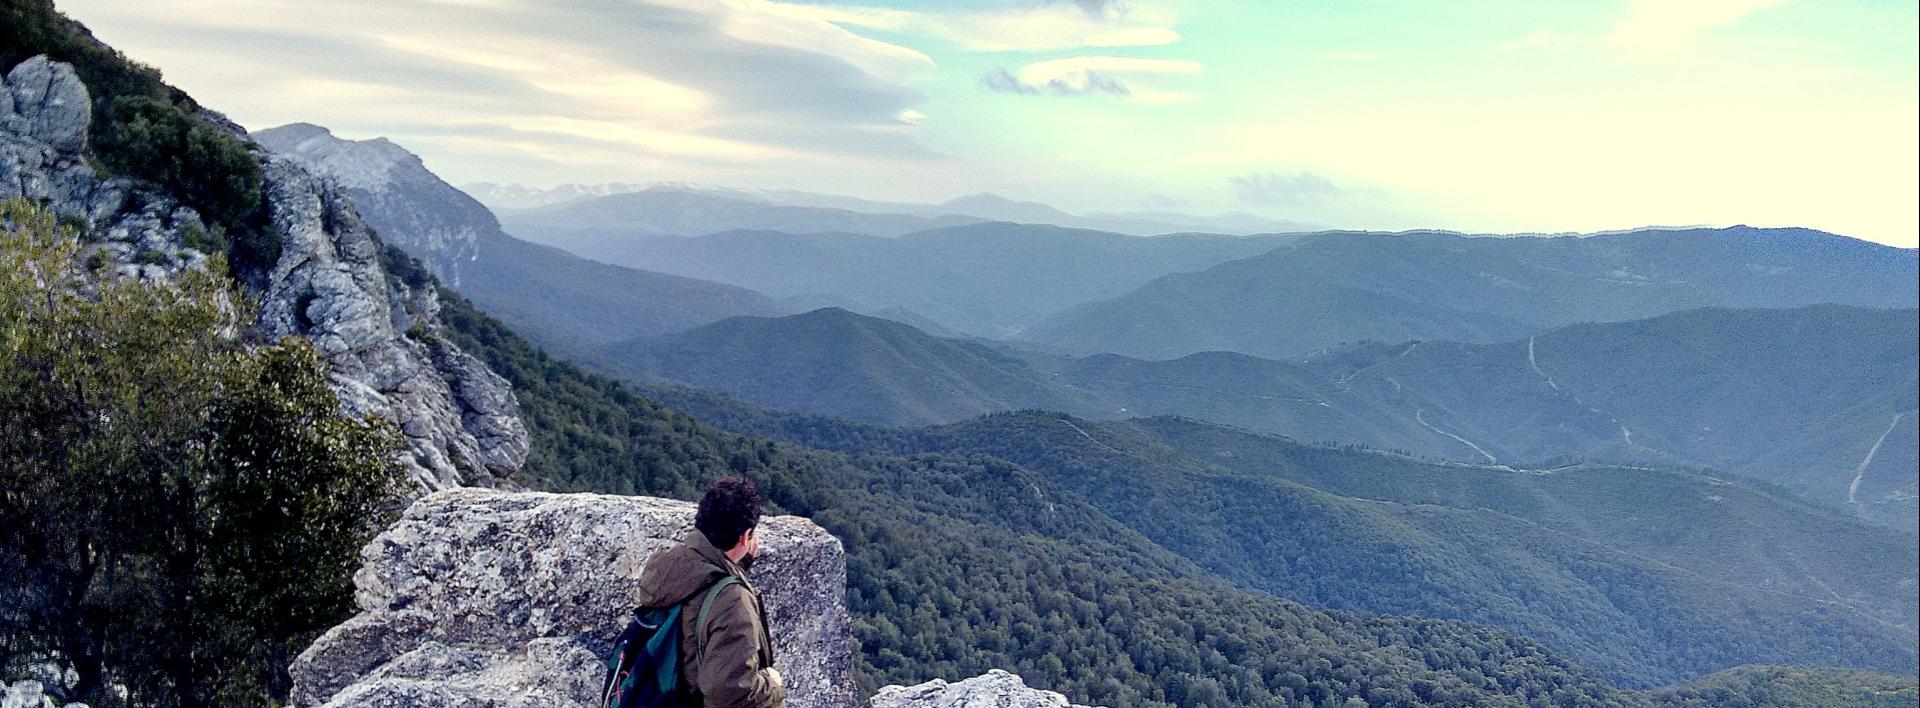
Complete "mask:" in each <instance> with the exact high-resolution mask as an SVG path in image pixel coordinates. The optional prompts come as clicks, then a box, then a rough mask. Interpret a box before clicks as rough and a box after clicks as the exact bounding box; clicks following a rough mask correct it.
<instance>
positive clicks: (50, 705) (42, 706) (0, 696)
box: [0, 679, 87, 708]
mask: <svg viewBox="0 0 1920 708" xmlns="http://www.w3.org/2000/svg"><path fill="white" fill-rule="evenodd" d="M0 708H60V704H59V703H55V702H54V700H53V697H52V696H48V695H47V691H46V686H45V684H42V683H40V682H39V681H34V680H32V679H28V680H24V681H15V682H13V683H12V684H4V683H0ZM65 708H87V704H85V703H68V704H66V706H65Z"/></svg>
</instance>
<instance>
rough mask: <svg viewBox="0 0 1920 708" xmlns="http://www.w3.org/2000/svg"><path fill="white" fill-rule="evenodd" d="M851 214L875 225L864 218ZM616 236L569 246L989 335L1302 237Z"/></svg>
mask: <svg viewBox="0 0 1920 708" xmlns="http://www.w3.org/2000/svg"><path fill="white" fill-rule="evenodd" d="M625 196H627V197H631V198H634V199H646V200H651V199H674V200H678V199H681V198H683V197H685V198H688V199H701V198H699V197H686V195H667V194H649V195H641V194H635V195H625ZM609 199H610V200H611V199H618V198H617V197H612V198H609ZM589 205H593V206H591V207H590V206H589ZM608 205H611V202H608V201H596V202H588V203H583V204H581V205H579V206H577V207H573V208H576V209H580V210H582V211H592V210H594V209H597V208H599V207H602V206H608ZM839 214H841V215H843V216H849V218H853V217H858V218H863V219H864V218H867V217H865V216H861V215H856V214H854V213H853V212H839ZM907 218H914V217H907ZM608 223H612V222H611V221H609V222H608ZM510 228H513V227H510ZM518 232H519V233H523V234H531V233H533V232H531V231H527V230H519V231H518ZM604 233H606V234H610V235H609V236H608V237H607V238H605V239H602V238H600V237H598V236H592V235H587V234H582V233H579V232H576V233H575V234H574V237H577V240H572V241H566V242H564V246H565V247H566V248H568V249H569V250H573V251H574V252H577V253H580V254H582V255H584V256H587V257H589V258H594V259H597V260H603V261H606V262H609V263H618V264H621V265H626V266H630V267H634V268H644V269H647V270H654V271H659V272H663V273H673V274H676V275H683V276H687V277H693V278H701V279H706V280H713V281H717V282H722V283H731V284H734V285H740V286H743V287H751V288H753V289H754V290H756V291H758V292H762V293H766V294H767V295H770V296H772V297H775V298H779V299H780V300H782V302H783V303H785V304H788V305H790V306H793V307H796V308H817V307H823V306H839V307H845V308H847V309H850V310H853V311H856V312H864V313H879V312H883V311H888V310H895V311H902V310H903V311H905V312H908V313H912V314H911V315H910V316H906V315H903V316H902V317H905V318H907V319H913V318H925V319H926V320H928V321H931V322H935V323H938V324H939V326H940V327H943V328H946V329H951V330H954V331H958V332H963V333H966V334H969V335H974V336H987V337H1006V336H1009V335H1012V334H1014V333H1016V332H1018V331H1020V330H1021V329H1022V328H1024V327H1025V326H1026V325H1028V324H1031V323H1033V322H1035V321H1038V320H1040V319H1043V318H1045V317H1047V316H1049V315H1052V314H1054V313H1057V312H1059V311H1061V310H1064V309H1066V308H1068V307H1071V306H1073V305H1077V304H1080V303H1086V302H1093V301H1096V300H1100V299H1103V298H1111V297H1115V296H1119V295H1122V294H1125V293H1126V292H1128V291H1130V290H1132V289H1134V288H1136V287H1139V286H1140V285H1142V284H1145V283H1148V282H1151V281H1152V280H1154V279H1155V278H1159V277H1161V276H1164V275H1167V274H1169V273H1181V272H1189V271H1197V270H1201V269H1204V268H1207V267H1210V266H1213V265H1217V264H1220V263H1224V262H1227V261H1231V260H1234V259H1239V258H1245V257H1248V256H1253V255H1257V254H1260V253H1264V252H1266V251H1268V250H1271V249H1273V248H1276V247H1278V246H1280V245H1282V244H1285V243H1288V242H1289V241H1290V240H1292V239H1294V238H1297V237H1295V236H1290V235H1277V236H1253V237H1235V236H1214V235H1200V234H1183V235H1174V236H1158V237H1152V238H1142V237H1138V236H1127V235H1123V234H1116V233H1111V232H1105V231H1089V230H1085V229H1068V228H1061V227H1057V226H1044V225H1022V224H1011V223H1005V222H991V223H973V224H967V225H963V226H953V227H948V228H940V229H932V230H925V231H919V232H917V233H913V234H910V235H906V236H901V237H897V238H883V237H879V236H871V235H861V234H854V233H818V234H804V235H797V234H792V233H785V232H777V231H729V232H725V233H718V234H712V235H708V236H699V237H691V238H683V237H655V238H632V237H630V236H626V235H621V234H622V233H624V232H613V231H610V232H604Z"/></svg>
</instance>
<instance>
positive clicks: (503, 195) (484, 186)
mask: <svg viewBox="0 0 1920 708" xmlns="http://www.w3.org/2000/svg"><path fill="white" fill-rule="evenodd" d="M647 186H648V185H644V184H631V183H626V182H609V183H606V184H574V183H568V184H563V185H560V186H557V187H553V188H550V189H538V188H535V187H528V186H525V185H519V184H500V183H498V182H472V183H468V184H463V185H460V187H459V189H460V191H462V192H465V193H467V194H470V195H472V196H473V198H474V199H475V200H477V201H479V202H480V203H481V204H485V205H486V206H487V208H489V209H497V210H502V211H517V210H525V209H538V208H540V207H547V206H553V205H555V204H567V203H570V202H576V201H580V200H582V199H592V198H594V197H604V196H607V195H609V194H625V193H627V192H638V191H640V190H642V189H646V188H647Z"/></svg>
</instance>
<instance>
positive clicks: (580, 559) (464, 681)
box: [292, 489, 854, 708]
mask: <svg viewBox="0 0 1920 708" xmlns="http://www.w3.org/2000/svg"><path fill="white" fill-rule="evenodd" d="M694 510H695V507H694V505H693V504H690V503H686V502H678V501H670V500H665V499H652V498H646V497H619V496H609V495H598V494H546V493H533V492H521V493H510V492H501V491H496V490H486V489H454V490H447V491H441V492H437V493H434V494H431V495H428V496H426V497H423V498H422V499H420V500H419V501H416V502H414V504H413V505H412V506H411V507H410V508H408V510H407V511H406V513H405V515H404V516H403V517H402V518H401V520H400V521H399V522H398V523H396V524H394V525H393V526H392V527H391V528H389V529H387V530H386V531H385V532H384V533H382V534H380V536H379V537H378V538H376V539H374V540H373V542H371V543H369V544H368V545H367V546H366V548H365V549H364V550H363V552H362V557H363V565H362V567H361V570H360V572H358V573H357V574H355V576H354V585H355V589H356V590H355V595H354V599H355V602H356V604H357V605H358V606H359V607H360V613H359V614H358V615H356V616H354V617H353V618H352V619H350V620H348V621H347V622H345V623H343V624H341V625H339V626H337V627H335V628H333V629H332V630H329V631H327V632H326V633H325V634H323V635H321V637H320V638H319V639H318V640H316V641H315V642H314V643H313V645H312V646H311V647H309V648H308V649H307V650H306V651H305V652H303V653H301V655H300V657H299V658H298V659H296V660H295V662H294V664H293V668H292V673H293V678H294V695H293V697H294V701H295V703H296V704H297V705H327V706H346V705H383V704H385V705H426V706H454V705H470V704H486V703H488V702H492V703H497V704H500V705H543V706H576V705H578V706H585V705H588V704H590V703H591V702H592V700H593V693H594V691H595V689H597V688H598V682H599V680H600V678H601V673H600V672H601V671H602V670H603V669H602V667H601V665H600V664H599V663H598V662H599V657H601V656H603V655H604V654H605V652H607V651H608V650H609V649H610V648H611V646H612V643H613V639H614V637H615V636H616V635H617V634H618V633H619V632H620V630H621V629H623V628H624V627H625V624H626V621H627V617H628V616H629V614H628V613H629V612H630V610H631V609H632V607H633V604H634V598H635V597H637V596H638V589H639V579H640V570H641V568H642V567H644V565H645V563H646V560H647V559H648V558H649V557H651V556H652V555H653V554H654V553H658V552H660V551H663V550H666V549H668V548H671V547H672V546H673V544H674V543H676V542H677V541H678V540H679V539H680V538H683V537H684V536H685V535H686V534H687V533H688V532H689V531H690V530H691V529H692V525H693V515H694ZM760 538H761V549H762V553H763V556H762V558H761V560H760V561H759V562H758V563H756V564H755V565H754V568H753V571H752V580H753V582H754V584H755V585H756V586H758V587H759V588H760V590H761V592H762V593H763V595H764V598H765V602H766V608H767V614H768V619H769V623H770V625H771V630H772V634H773V642H774V648H775V652H776V657H777V659H776V666H777V667H778V668H779V670H780V672H781V674H782V675H783V676H784V677H785V679H786V683H787V687H788V692H789V693H788V697H789V705H791V706H793V707H794V708H827V707H830V706H831V707H838V706H852V705H854V678H853V650H854V645H853V636H852V629H851V624H850V622H849V619H848V616H847V611H846V606H845V594H846V555H845V551H844V550H843V549H842V548H841V546H840V542H839V540H838V539H835V538H834V537H833V536H832V535H831V534H828V533H827V532H826V531H824V530H822V529H821V528H820V527H818V526H815V525H814V524H813V522H811V521H808V520H806V519H802V518H798V517H792V516H776V517H770V518H768V519H766V520H764V521H763V522H762V526H761V529H760Z"/></svg>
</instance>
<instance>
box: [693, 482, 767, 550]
mask: <svg viewBox="0 0 1920 708" xmlns="http://www.w3.org/2000/svg"><path fill="white" fill-rule="evenodd" d="M758 525H760V489H759V488H758V487H755V486H753V480H750V479H747V478H745V477H724V478H721V479H719V480H716V481H715V482H714V483H713V484H710V485H707V493H706V494H705V495H704V496H702V497H700V512H699V513H697V514H695V515H694V517H693V527H694V528H696V529H700V533H701V534H702V535H704V536H706V537H707V541H708V542H709V543H712V544H713V546H714V547H715V548H718V549H720V550H722V551H732V550H734V547H735V546H738V545H740V543H741V541H742V540H744V539H745V536H746V535H747V532H749V531H752V530H753V527H755V526H758Z"/></svg>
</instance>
